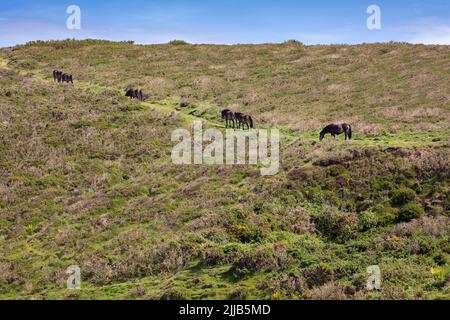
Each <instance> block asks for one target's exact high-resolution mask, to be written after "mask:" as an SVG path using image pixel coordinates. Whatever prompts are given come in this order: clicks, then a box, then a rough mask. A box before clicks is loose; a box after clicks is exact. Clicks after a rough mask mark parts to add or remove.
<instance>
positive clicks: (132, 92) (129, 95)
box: [125, 88, 135, 99]
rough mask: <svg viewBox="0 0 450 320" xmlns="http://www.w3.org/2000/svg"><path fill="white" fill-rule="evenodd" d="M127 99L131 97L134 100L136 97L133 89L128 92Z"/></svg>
mask: <svg viewBox="0 0 450 320" xmlns="http://www.w3.org/2000/svg"><path fill="white" fill-rule="evenodd" d="M125 97H130V99H133V98H134V97H135V96H134V90H133V88H130V89H127V90H126V93H125Z"/></svg>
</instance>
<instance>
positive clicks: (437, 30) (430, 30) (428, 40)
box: [410, 25, 450, 45]
mask: <svg viewBox="0 0 450 320" xmlns="http://www.w3.org/2000/svg"><path fill="white" fill-rule="evenodd" d="M410 42H412V43H423V44H441V45H450V26H446V25H440V26H430V27H425V28H423V29H422V30H418V32H417V34H416V35H414V36H413V37H412V39H411V40H410Z"/></svg>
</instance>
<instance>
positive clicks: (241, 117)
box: [235, 112, 253, 130]
mask: <svg viewBox="0 0 450 320" xmlns="http://www.w3.org/2000/svg"><path fill="white" fill-rule="evenodd" d="M235 117H236V120H237V121H238V129H240V128H241V126H242V130H245V125H246V126H247V129H248V130H250V129H253V118H252V117H251V116H249V115H246V114H243V113H240V112H236V113H235Z"/></svg>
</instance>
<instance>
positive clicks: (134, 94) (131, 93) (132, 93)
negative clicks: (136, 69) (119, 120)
mask: <svg viewBox="0 0 450 320" xmlns="http://www.w3.org/2000/svg"><path fill="white" fill-rule="evenodd" d="M125 97H130V99H138V100H139V101H144V93H143V92H142V90H137V89H136V90H134V89H133V88H129V89H127V90H126V91H125Z"/></svg>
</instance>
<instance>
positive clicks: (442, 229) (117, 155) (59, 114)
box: [0, 41, 450, 299]
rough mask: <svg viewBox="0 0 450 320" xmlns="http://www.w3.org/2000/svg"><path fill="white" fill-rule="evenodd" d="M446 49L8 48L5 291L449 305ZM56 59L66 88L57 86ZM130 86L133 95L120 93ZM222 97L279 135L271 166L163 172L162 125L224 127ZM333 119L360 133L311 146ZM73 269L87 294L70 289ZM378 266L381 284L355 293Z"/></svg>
mask: <svg viewBox="0 0 450 320" xmlns="http://www.w3.org/2000/svg"><path fill="white" fill-rule="evenodd" d="M449 56H450V55H449V47H448V46H441V47H439V46H435V47H427V46H411V45H404V44H379V45H361V46H328V47H327V46H313V47H307V46H302V45H300V44H298V43H292V42H290V43H286V44H280V45H261V46H233V47H228V46H191V45H188V44H177V45H174V44H171V45H160V46H134V45H132V44H130V43H110V42H102V41H63V42H49V43H35V44H29V45H26V46H19V47H15V48H8V49H2V50H1V51H0V177H1V180H0V190H1V192H0V252H1V253H2V254H1V256H0V297H1V298H13V297H20V298H48V299H54V298H74V299H76V298H132V299H161V298H162V299H180V298H182V299H183V298H186V299H219V298H232V299H251V298H254V299H260V298H269V299H329V298H332V299H358V298H367V299H376V298H388V299H405V298H418V299H433V298H441V299H448V298H450V296H449V295H450V292H449V267H448V266H449V264H448V262H449V261H448V259H449V253H450V252H449V250H450V247H449V226H450V221H449V219H450V218H449V211H450V197H449V188H450V186H449V181H450V166H449V149H448V147H449V129H448V120H449V118H448V117H449V108H450V106H449V96H448V88H447V85H448V80H449V60H448V57H449ZM54 68H59V69H64V70H67V72H71V73H72V74H74V76H75V85H74V86H71V85H59V84H57V83H54V82H53V80H52V79H50V78H51V71H52V69H54ZM129 85H132V86H135V87H139V88H141V87H142V88H143V90H144V92H145V93H147V94H148V99H147V100H146V102H144V103H138V102H136V101H130V100H129V99H126V98H125V97H123V96H122V95H123V89H124V88H126V87H127V86H129ZM180 102H188V104H184V105H183V106H184V108H180ZM227 106H231V107H232V108H235V109H237V110H244V111H245V112H248V113H251V114H253V115H255V118H256V119H257V123H258V126H263V127H277V128H280V129H281V131H282V141H281V147H282V153H281V158H282V159H281V170H280V173H279V174H278V175H276V176H273V177H262V176H260V174H259V170H258V168H255V167H252V166H176V165H174V164H172V162H171V158H170V153H171V149H172V147H173V143H172V142H171V141H170V138H171V133H172V131H173V130H174V129H176V128H189V127H190V126H191V125H192V120H194V119H202V120H203V121H204V123H205V126H217V125H218V124H219V122H220V117H219V116H218V115H219V111H220V110H221V108H224V107H227ZM339 120H346V121H348V122H351V123H354V127H355V140H353V141H351V142H344V141H341V140H338V141H331V140H328V139H327V140H326V141H323V142H322V143H318V141H317V140H318V131H319V130H320V127H321V126H322V125H323V124H326V123H327V122H328V121H339ZM70 265H79V266H80V268H81V271H82V289H81V290H76V291H72V290H67V289H66V279H67V275H66V273H65V271H66V269H67V267H69V266H70ZM371 265H378V266H380V269H381V272H382V288H381V290H379V291H368V290H367V289H366V281H367V273H366V268H367V267H368V266H371Z"/></svg>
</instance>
